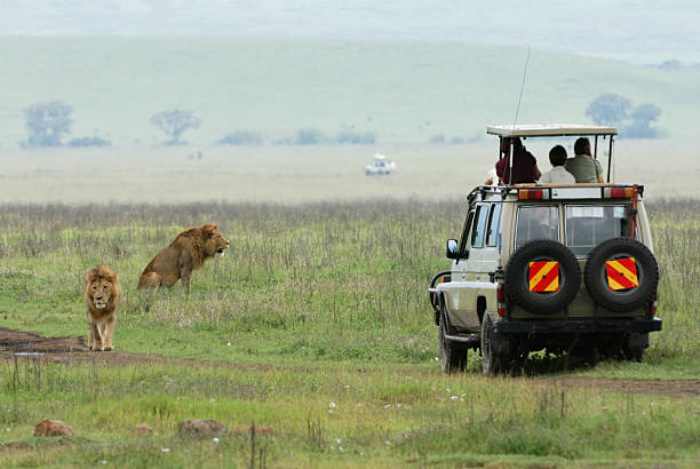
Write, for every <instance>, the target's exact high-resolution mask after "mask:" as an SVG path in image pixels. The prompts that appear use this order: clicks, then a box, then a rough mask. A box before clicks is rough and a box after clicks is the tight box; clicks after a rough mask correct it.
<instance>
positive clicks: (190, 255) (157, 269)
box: [138, 223, 231, 290]
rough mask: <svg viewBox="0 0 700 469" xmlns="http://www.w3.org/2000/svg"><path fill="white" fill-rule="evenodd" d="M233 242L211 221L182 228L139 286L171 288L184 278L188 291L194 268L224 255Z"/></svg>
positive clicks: (152, 264) (157, 258)
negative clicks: (186, 228) (194, 226)
mask: <svg viewBox="0 0 700 469" xmlns="http://www.w3.org/2000/svg"><path fill="white" fill-rule="evenodd" d="M230 245H231V243H230V242H229V241H228V240H227V239H226V238H224V236H223V234H221V232H220V231H219V227H218V226H217V225H214V224H211V223H209V224H206V225H202V226H199V227H196V228H190V229H188V230H186V231H183V232H182V233H180V234H179V235H177V237H176V238H175V240H174V241H173V242H172V243H170V245H169V246H168V247H166V248H165V249H163V250H161V251H160V252H159V253H158V255H156V257H154V258H153V260H151V262H150V263H149V264H148V265H147V266H146V268H145V269H144V271H143V273H142V274H141V277H140V278H139V284H138V288H139V289H142V288H157V287H160V286H166V287H171V286H173V285H175V283H176V282H177V281H178V280H181V281H182V284H183V285H184V286H185V288H186V289H188V290H189V288H190V282H191V277H192V271H194V270H197V269H200V268H201V267H202V265H204V261H206V260H207V259H209V258H211V257H214V256H223V255H224V251H226V249H228V247H229V246H230Z"/></svg>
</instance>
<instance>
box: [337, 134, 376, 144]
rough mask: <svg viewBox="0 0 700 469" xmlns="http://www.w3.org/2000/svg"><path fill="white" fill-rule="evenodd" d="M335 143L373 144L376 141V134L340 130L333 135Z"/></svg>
mask: <svg viewBox="0 0 700 469" xmlns="http://www.w3.org/2000/svg"><path fill="white" fill-rule="evenodd" d="M335 143H338V144H340V145H373V144H375V143H377V136H376V134H375V133H374V132H355V131H353V130H341V131H340V132H338V134H337V135H336V136H335Z"/></svg>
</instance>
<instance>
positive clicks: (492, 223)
mask: <svg viewBox="0 0 700 469" xmlns="http://www.w3.org/2000/svg"><path fill="white" fill-rule="evenodd" d="M501 207H503V205H502V204H499V203H495V204H493V205H492V206H491V217H490V218H489V229H488V231H487V232H486V245H487V246H488V247H496V246H498V228H499V227H500V225H501Z"/></svg>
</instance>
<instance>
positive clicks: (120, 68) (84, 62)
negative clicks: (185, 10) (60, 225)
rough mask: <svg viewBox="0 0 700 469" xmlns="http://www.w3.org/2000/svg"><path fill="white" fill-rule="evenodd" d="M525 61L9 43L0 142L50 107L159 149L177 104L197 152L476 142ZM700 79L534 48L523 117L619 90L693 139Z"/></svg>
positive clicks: (345, 47) (142, 41)
mask: <svg viewBox="0 0 700 469" xmlns="http://www.w3.org/2000/svg"><path fill="white" fill-rule="evenodd" d="M499 37H500V35H499ZM548 42H549V41H548ZM518 43H521V39H520V38H519V39H518ZM525 55H526V50H525V47H496V46H486V45H474V44H465V43H460V42H426V41H415V42H413V41H412V42H392V41H376V40H374V41H372V40H366V41H365V40H362V41H320V40H315V41H314V40H297V41H283V40H264V39H258V40H255V39H249V40H243V39H232V38H216V37H209V38H201V37H200V38H192V37H159V38H156V37H151V38H147V37H139V36H131V37H116V36H112V37H108V36H84V37H38V36H34V37H27V36H2V37H0V63H2V64H3V65H4V66H3V69H4V75H3V79H4V83H5V84H6V86H4V87H2V88H0V103H2V104H0V129H2V131H1V132H0V145H1V146H2V147H4V148H16V146H17V144H18V143H19V142H20V141H24V140H26V132H25V129H24V121H23V115H22V111H23V109H25V108H26V107H27V106H29V105H31V104H32V103H34V102H38V101H45V100H52V99H60V100H63V101H65V102H67V103H68V104H71V105H72V106H74V108H75V114H74V117H75V125H74V129H73V134H72V137H81V136H93V135H95V134H97V135H99V136H102V137H105V138H108V139H109V140H111V141H112V142H113V143H114V144H115V145H117V146H119V147H120V148H122V149H123V148H124V147H128V146H130V145H134V144H141V145H153V144H160V143H162V142H163V140H165V138H164V136H163V135H162V134H161V133H160V132H159V131H158V130H157V129H156V128H154V127H153V126H151V125H150V124H149V123H148V119H149V118H150V116H151V115H153V114H155V113H157V112H160V111H163V110H165V109H173V108H181V109H191V110H193V111H195V112H197V114H198V115H199V116H200V117H201V118H202V120H203V123H202V126H201V128H200V129H198V130H196V131H193V132H188V133H187V134H186V135H185V138H186V139H187V140H188V141H191V142H194V143H195V144H197V145H209V144H212V143H213V142H214V141H216V140H219V139H220V138H222V137H223V136H224V135H226V134H227V133H230V132H233V131H236V130H240V129H248V130H252V131H256V132H259V133H260V134H261V135H262V136H263V137H265V138H266V139H268V140H276V139H280V138H282V139H284V138H290V137H293V136H294V135H295V134H296V132H297V130H299V129H302V128H316V129H318V130H320V131H322V132H324V133H326V134H330V135H335V134H336V133H337V132H338V131H341V130H345V129H348V130H353V131H357V132H374V133H376V134H377V138H378V141H379V142H381V143H382V144H390V143H396V142H411V143H421V142H427V141H428V139H429V138H430V137H431V136H433V135H435V134H446V135H450V136H458V137H462V138H468V139H469V138H472V137H473V136H474V135H475V134H476V135H481V134H482V129H483V127H484V125H486V124H487V123H498V122H504V121H505V122H506V123H510V122H511V120H512V118H513V112H514V107H515V103H516V99H517V94H518V90H519V88H520V82H521V77H522V67H523V64H524V60H525ZM28 58H31V60H28ZM647 58H648V54H647V51H645V60H647ZM699 74H700V71H698V70H695V69H692V68H689V69H686V70H679V71H675V72H665V71H662V70H658V69H656V68H653V67H648V66H644V65H631V64H627V63H624V62H617V61H612V60H605V59H594V58H587V57H581V56H577V55H574V54H565V53H552V52H544V51H541V50H537V49H535V50H533V51H532V57H531V60H530V65H529V69H528V81H527V88H526V93H525V95H524V99H523V102H522V109H521V112H520V121H521V122H527V121H535V122H548V121H549V122H565V121H573V122H581V121H586V120H587V119H586V117H585V109H586V107H587V106H588V104H589V103H590V102H591V101H592V100H593V99H595V98H596V97H597V96H598V95H600V94H603V93H610V92H614V93H619V94H621V95H624V96H626V97H628V98H629V99H630V100H632V101H633V102H634V103H636V104H639V103H642V102H652V103H654V104H656V105H658V106H660V107H661V109H662V110H663V114H662V115H661V118H660V122H659V125H660V126H661V127H662V128H664V129H665V130H666V131H667V132H668V134H669V135H670V136H671V137H673V138H677V139H684V140H689V139H693V138H694V137H695V128H694V126H693V123H694V122H695V120H696V116H697V111H696V109H697V108H698V105H699V104H700V102H699V101H698V100H699V99H700V98H699V97H698V96H700V95H699V94H698V92H697V90H698V87H697V82H698V75H699ZM47 77H50V78H47ZM125 151H126V150H125Z"/></svg>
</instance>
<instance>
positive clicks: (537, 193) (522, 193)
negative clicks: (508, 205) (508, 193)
mask: <svg viewBox="0 0 700 469" xmlns="http://www.w3.org/2000/svg"><path fill="white" fill-rule="evenodd" d="M546 199H549V191H548V190H545V189H518V200H546Z"/></svg>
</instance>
